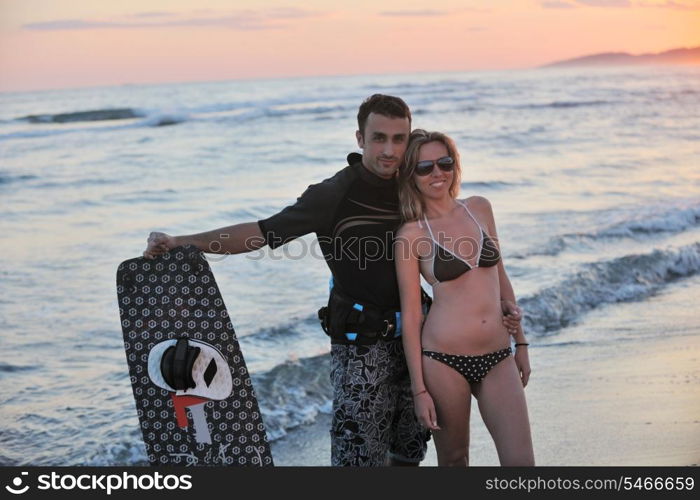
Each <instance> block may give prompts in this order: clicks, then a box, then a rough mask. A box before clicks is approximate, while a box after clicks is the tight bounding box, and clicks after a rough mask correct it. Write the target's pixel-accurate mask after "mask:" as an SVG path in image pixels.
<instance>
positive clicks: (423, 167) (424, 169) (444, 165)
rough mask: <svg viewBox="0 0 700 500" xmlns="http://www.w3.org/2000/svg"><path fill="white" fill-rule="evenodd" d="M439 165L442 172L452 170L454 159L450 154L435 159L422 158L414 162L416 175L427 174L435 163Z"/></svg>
mask: <svg viewBox="0 0 700 500" xmlns="http://www.w3.org/2000/svg"><path fill="white" fill-rule="evenodd" d="M436 163H437V166H438V167H440V170H442V171H443V172H452V170H454V168H455V161H454V159H453V158H452V157H451V156H443V157H442V158H438V159H437V160H423V161H419V162H418V163H416V169H415V172H416V175H421V176H423V175H428V174H430V173H431V172H432V171H433V168H434V166H435V164H436Z"/></svg>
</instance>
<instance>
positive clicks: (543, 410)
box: [272, 322, 700, 466]
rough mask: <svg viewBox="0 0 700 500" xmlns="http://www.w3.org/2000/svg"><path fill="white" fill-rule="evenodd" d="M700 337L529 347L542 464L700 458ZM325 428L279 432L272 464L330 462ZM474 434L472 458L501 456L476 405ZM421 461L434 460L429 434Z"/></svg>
mask: <svg viewBox="0 0 700 500" xmlns="http://www.w3.org/2000/svg"><path fill="white" fill-rule="evenodd" d="M587 326H588V327H594V326H595V322H593V325H587ZM699 339H700V335H698V332H693V333H692V334H691V333H687V334H686V335H682V336H681V335H676V336H672V337H668V338H660V337H658V336H655V337H650V338H643V337H642V338H630V339H628V340H619V339H618V340H615V341H610V342H605V341H602V342H600V341H599V342H595V343H582V344H579V345H576V346H574V347H573V348H572V345H571V344H568V345H559V346H557V345H549V346H544V347H534V348H532V349H531V353H530V360H531V364H532V366H533V374H532V377H531V379H530V383H529V385H528V387H527V389H526V394H527V400H528V407H529V414H530V422H531V426H532V433H533V444H534V449H535V459H536V462H537V464H538V465H552V466H556V465H562V466H575V465H581V466H622V465H625V466H654V465H658V466H661V465H677V466H687V465H697V464H699V463H700V363H699V362H698V361H699V360H700V345H699V344H700V343H699V342H698V340H699ZM329 428H330V416H328V415H321V416H320V417H319V418H318V419H317V420H316V422H314V423H313V424H310V425H306V426H302V427H299V428H297V429H294V430H293V431H291V432H290V433H289V434H288V435H287V436H285V437H284V438H282V439H280V440H278V441H275V442H274V443H273V446H272V450H273V456H274V458H275V464H276V465H280V466H285V465H287V466H291V465H296V466H304V465H308V466H319V465H320V466H323V465H329V464H330V440H329V434H328V429H329ZM471 435H472V437H471V447H470V463H471V465H476V466H478V465H489V466H491V465H498V456H497V454H496V450H495V446H494V445H493V442H492V441H491V438H490V436H489V434H488V432H487V431H486V428H485V427H484V424H483V422H482V420H481V417H480V415H479V414H478V411H477V408H476V405H475V404H473V405H472V418H471ZM423 465H427V466H431V465H437V458H436V455H435V449H434V446H433V444H432V441H431V442H430V444H429V452H428V456H427V458H426V460H425V461H424V462H423Z"/></svg>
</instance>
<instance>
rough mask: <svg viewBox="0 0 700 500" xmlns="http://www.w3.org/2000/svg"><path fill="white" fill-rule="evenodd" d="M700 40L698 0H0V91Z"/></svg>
mask: <svg viewBox="0 0 700 500" xmlns="http://www.w3.org/2000/svg"><path fill="white" fill-rule="evenodd" d="M698 45H700V0H548V1H543V0H489V1H486V0H432V1H430V2H426V1H425V0H421V1H416V0H387V1H377V0H371V1H370V0H333V1H329V0H304V1H292V0H235V1H233V0H198V1H194V0H119V1H116V0H98V1H96V0H90V1H88V0H0V91H10V90H36V89H48V88H65V87H84V86H95V85H119V84H124V83H157V82H181V81H208V80H226V79H238V78H270V77H287V76H307V75H308V76H311V75H342V74H370V73H402V72H419V71H462V70H476V69H500V68H524V67H531V66H536V65H540V64H545V63H547V62H551V61H553V60H558V59H566V58H570V57H576V56H581V55H587V54H591V53H596V52H607V51H625V52H630V53H643V52H659V51H663V50H667V49H671V48H678V47H692V46H698Z"/></svg>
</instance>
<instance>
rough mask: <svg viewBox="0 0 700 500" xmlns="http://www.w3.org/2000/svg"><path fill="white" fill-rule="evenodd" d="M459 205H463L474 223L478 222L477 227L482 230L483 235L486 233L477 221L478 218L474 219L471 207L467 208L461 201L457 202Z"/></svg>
mask: <svg viewBox="0 0 700 500" xmlns="http://www.w3.org/2000/svg"><path fill="white" fill-rule="evenodd" d="M457 203H459V204H460V205H462V206H463V207H464V210H466V211H467V213H468V214H469V217H471V218H472V220H473V221H474V222H476V225H477V226H479V229H481V232H482V233H484V232H486V231H484V228H483V227H481V224H479V221H478V220H476V217H474V214H472V212H471V210H469V207H468V206H467V204H466V203H465V202H461V201H459V200H457Z"/></svg>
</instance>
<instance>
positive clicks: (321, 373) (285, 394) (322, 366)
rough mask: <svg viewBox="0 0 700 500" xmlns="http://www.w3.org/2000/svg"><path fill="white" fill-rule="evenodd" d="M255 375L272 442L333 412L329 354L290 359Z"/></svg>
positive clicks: (256, 387)
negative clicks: (323, 414)
mask: <svg viewBox="0 0 700 500" xmlns="http://www.w3.org/2000/svg"><path fill="white" fill-rule="evenodd" d="M251 377H252V381H253V386H254V387H255V393H256V395H257V398H258V402H259V404H260V411H261V412H262V414H263V419H264V421H265V427H266V429H267V435H268V439H269V440H270V441H274V440H275V439H279V438H281V437H283V436H284V435H285V434H286V433H287V431H288V430H289V429H292V428H294V427H297V426H299V425H302V424H305V423H310V422H313V421H314V420H315V419H316V416H317V415H318V414H319V413H330V408H331V399H332V397H333V388H332V386H331V382H330V355H328V354H322V355H320V356H315V357H312V358H303V359H300V360H298V361H287V362H286V363H284V364H282V365H278V366H276V367H275V368H273V369H271V370H269V371H267V372H264V373H254V374H252V375H251Z"/></svg>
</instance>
